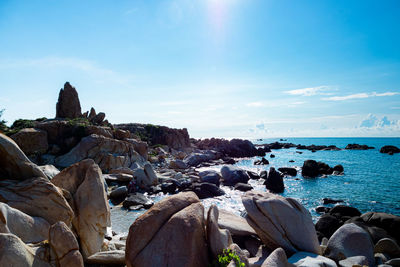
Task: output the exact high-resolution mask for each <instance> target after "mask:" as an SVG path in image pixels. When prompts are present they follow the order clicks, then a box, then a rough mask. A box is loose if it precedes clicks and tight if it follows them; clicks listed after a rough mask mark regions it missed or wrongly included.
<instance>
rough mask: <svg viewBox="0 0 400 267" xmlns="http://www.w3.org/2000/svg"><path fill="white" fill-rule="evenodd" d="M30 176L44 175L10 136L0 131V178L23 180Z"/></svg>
mask: <svg viewBox="0 0 400 267" xmlns="http://www.w3.org/2000/svg"><path fill="white" fill-rule="evenodd" d="M32 177H46V175H45V174H44V173H43V172H42V171H41V170H40V168H39V167H38V166H36V164H34V163H32V162H31V161H30V160H29V159H28V158H27V157H26V156H25V154H24V152H22V150H21V149H20V148H19V147H18V145H17V144H16V143H15V142H14V141H13V140H12V139H11V138H9V137H8V136H5V135H4V134H2V133H0V180H1V179H13V180H25V179H29V178H32Z"/></svg>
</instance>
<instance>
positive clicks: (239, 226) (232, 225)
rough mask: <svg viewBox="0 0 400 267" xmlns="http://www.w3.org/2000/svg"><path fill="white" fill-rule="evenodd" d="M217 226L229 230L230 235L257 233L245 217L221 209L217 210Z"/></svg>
mask: <svg viewBox="0 0 400 267" xmlns="http://www.w3.org/2000/svg"><path fill="white" fill-rule="evenodd" d="M218 226H219V228H222V229H227V230H229V232H230V233H231V234H232V236H251V235H254V236H256V235H257V233H256V232H255V231H254V229H253V228H252V227H251V226H250V225H249V223H248V222H247V220H246V219H245V218H243V217H241V216H238V215H236V214H234V213H231V212H229V211H226V210H222V209H221V210H219V217H218Z"/></svg>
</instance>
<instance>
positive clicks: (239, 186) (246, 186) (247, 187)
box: [235, 183, 253, 192]
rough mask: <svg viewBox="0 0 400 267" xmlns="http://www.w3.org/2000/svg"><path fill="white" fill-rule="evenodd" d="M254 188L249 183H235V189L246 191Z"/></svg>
mask: <svg viewBox="0 0 400 267" xmlns="http://www.w3.org/2000/svg"><path fill="white" fill-rule="evenodd" d="M252 189H253V187H252V186H251V185H249V184H244V183H237V184H235V190H239V191H243V192H246V191H250V190H252Z"/></svg>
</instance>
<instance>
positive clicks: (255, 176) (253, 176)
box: [247, 171, 260, 180]
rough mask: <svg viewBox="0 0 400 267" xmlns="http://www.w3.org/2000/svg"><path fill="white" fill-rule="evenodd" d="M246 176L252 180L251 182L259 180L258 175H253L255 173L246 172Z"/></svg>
mask: <svg viewBox="0 0 400 267" xmlns="http://www.w3.org/2000/svg"><path fill="white" fill-rule="evenodd" d="M247 174H248V175H249V177H250V179H253V180H258V179H260V175H258V174H257V173H255V172H252V171H247Z"/></svg>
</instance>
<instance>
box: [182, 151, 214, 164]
mask: <svg viewBox="0 0 400 267" xmlns="http://www.w3.org/2000/svg"><path fill="white" fill-rule="evenodd" d="M215 158H216V156H215V153H213V152H211V151H206V152H203V153H191V154H189V155H187V156H186V157H185V158H184V160H183V161H184V162H185V163H186V164H187V165H188V166H193V167H195V166H198V165H200V164H201V163H203V162H208V161H211V160H213V159H215Z"/></svg>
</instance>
